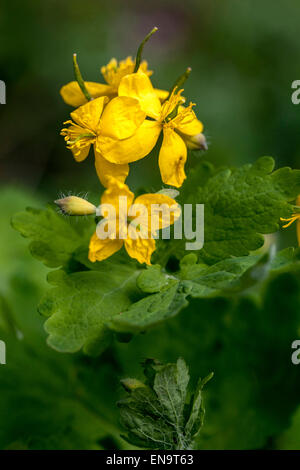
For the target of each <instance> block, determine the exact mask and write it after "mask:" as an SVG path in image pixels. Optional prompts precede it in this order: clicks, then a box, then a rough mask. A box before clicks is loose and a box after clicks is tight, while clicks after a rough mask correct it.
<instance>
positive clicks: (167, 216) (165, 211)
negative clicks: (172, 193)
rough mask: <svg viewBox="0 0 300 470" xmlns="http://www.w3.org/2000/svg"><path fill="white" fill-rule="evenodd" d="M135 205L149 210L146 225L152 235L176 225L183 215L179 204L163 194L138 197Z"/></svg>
mask: <svg viewBox="0 0 300 470" xmlns="http://www.w3.org/2000/svg"><path fill="white" fill-rule="evenodd" d="M134 204H142V205H143V206H145V207H146V208H147V211H148V221H146V224H147V226H148V231H150V230H151V233H154V232H156V231H157V230H161V229H163V228H166V227H169V225H172V224H174V222H175V221H176V220H177V219H178V218H179V217H180V214H181V209H180V206H179V204H178V203H177V202H176V201H175V200H174V199H172V198H171V197H169V196H166V195H165V194H161V193H150V194H143V195H142V196H138V197H137V198H136V199H135V201H134ZM159 206H161V207H159ZM160 209H161V210H160ZM153 217H154V219H153Z"/></svg>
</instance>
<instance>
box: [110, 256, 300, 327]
mask: <svg viewBox="0 0 300 470" xmlns="http://www.w3.org/2000/svg"><path fill="white" fill-rule="evenodd" d="M299 268H300V249H297V250H294V249H293V248H287V249H285V250H282V251H281V252H279V253H277V254H276V255H271V254H265V255H251V256H245V257H240V258H230V259H227V260H223V261H219V262H218V263H216V264H214V265H212V266H208V265H205V264H203V263H202V262H200V263H196V256H195V255H194V254H189V255H187V256H186V257H184V258H183V259H182V260H181V263H180V270H179V271H178V272H177V273H174V274H173V275H170V274H168V273H166V272H165V271H164V270H162V269H160V270H158V269H157V266H151V267H150V268H148V269H147V270H146V271H143V272H142V273H141V274H140V276H139V278H138V280H137V284H138V286H139V287H140V288H142V289H143V290H144V292H151V291H155V290H157V291H158V290H159V289H160V291H159V292H156V293H154V294H152V295H148V296H147V297H144V298H143V299H141V300H139V301H138V302H136V303H133V304H132V305H131V306H130V307H129V308H128V309H127V310H126V311H125V312H122V315H115V316H113V317H112V318H111V320H110V321H109V323H108V325H109V328H111V329H112V330H114V331H116V332H123V333H125V332H127V333H140V332H143V331H145V330H147V329H149V328H152V327H153V326H156V325H158V324H160V323H162V322H164V321H165V320H167V319H169V318H172V317H174V316H175V315H177V314H178V313H179V312H180V311H181V310H182V309H183V308H184V307H186V306H187V305H188V303H189V300H190V299H191V298H194V299H197V298H199V299H203V298H210V297H218V296H224V295H227V296H231V295H236V294H239V293H240V294H242V293H243V292H244V291H245V292H246V293H251V294H252V295H253V296H256V298H257V300H258V301H259V299H260V297H261V290H262V287H263V283H264V281H265V280H267V279H268V277H269V276H272V275H273V274H274V273H275V274H278V273H279V272H284V271H293V270H297V269H299ZM155 276H157V280H155ZM140 279H141V281H140Z"/></svg>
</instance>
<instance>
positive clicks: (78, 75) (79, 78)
mask: <svg viewBox="0 0 300 470" xmlns="http://www.w3.org/2000/svg"><path fill="white" fill-rule="evenodd" d="M73 66H74V75H75V79H76V81H77V83H78V85H79V88H80V90H81V91H82V93H83V94H84V96H85V98H86V99H87V100H88V101H91V99H92V97H91V95H90V94H89V92H88V90H87V88H86V86H85V83H84V80H83V78H82V75H81V72H80V69H79V65H78V63H77V54H73Z"/></svg>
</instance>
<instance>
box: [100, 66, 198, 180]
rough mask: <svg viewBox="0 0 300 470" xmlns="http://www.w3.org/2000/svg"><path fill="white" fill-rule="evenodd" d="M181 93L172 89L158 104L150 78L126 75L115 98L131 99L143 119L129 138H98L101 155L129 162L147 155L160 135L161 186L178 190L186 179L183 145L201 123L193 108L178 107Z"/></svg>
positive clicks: (144, 75)
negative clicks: (136, 101)
mask: <svg viewBox="0 0 300 470" xmlns="http://www.w3.org/2000/svg"><path fill="white" fill-rule="evenodd" d="M182 91H183V90H180V91H179V92H178V93H176V90H174V91H173V92H172V94H171V96H170V98H169V99H168V100H167V101H165V102H164V103H163V104H161V103H160V100H159V99H158V97H157V95H156V93H155V91H154V89H153V86H152V84H151V81H150V79H149V78H148V76H147V75H146V74H145V73H142V72H137V73H133V74H131V75H126V76H125V77H123V78H122V80H121V82H120V85H119V96H123V97H124V96H127V97H131V98H135V99H137V100H138V101H139V103H140V105H141V109H142V110H143V111H144V112H145V113H146V114H147V116H148V117H149V118H150V119H151V120H150V119H147V120H145V121H144V122H143V124H142V125H141V126H140V127H139V128H138V129H137V130H136V132H135V133H134V134H133V135H132V137H131V138H129V139H127V140H126V141H124V140H118V141H117V142H116V141H115V140H113V139H111V138H110V137H104V138H103V139H102V152H103V155H104V156H105V158H106V159H107V160H109V161H110V162H111V163H118V164H124V163H130V162H133V161H136V160H140V159H141V158H143V157H145V156H146V155H148V154H149V153H150V152H151V150H152V149H153V147H154V146H155V144H156V142H157V139H158V137H159V135H160V132H161V131H163V142H162V146H161V149H160V153H159V168H160V173H161V177H162V180H163V182H164V183H165V184H168V185H171V186H175V187H177V188H178V187H180V186H181V185H182V183H183V181H184V180H185V178H186V175H185V172H184V165H185V162H186V159H187V145H189V143H188V141H189V140H190V139H191V137H194V136H198V135H199V134H201V133H202V131H203V124H202V123H201V122H200V121H199V120H198V119H197V118H196V115H195V113H194V112H193V110H192V107H193V106H194V104H193V103H190V105H189V106H187V107H184V106H182V102H183V101H184V100H183V98H182V97H181V93H182Z"/></svg>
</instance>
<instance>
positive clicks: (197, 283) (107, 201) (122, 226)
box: [13, 28, 300, 450]
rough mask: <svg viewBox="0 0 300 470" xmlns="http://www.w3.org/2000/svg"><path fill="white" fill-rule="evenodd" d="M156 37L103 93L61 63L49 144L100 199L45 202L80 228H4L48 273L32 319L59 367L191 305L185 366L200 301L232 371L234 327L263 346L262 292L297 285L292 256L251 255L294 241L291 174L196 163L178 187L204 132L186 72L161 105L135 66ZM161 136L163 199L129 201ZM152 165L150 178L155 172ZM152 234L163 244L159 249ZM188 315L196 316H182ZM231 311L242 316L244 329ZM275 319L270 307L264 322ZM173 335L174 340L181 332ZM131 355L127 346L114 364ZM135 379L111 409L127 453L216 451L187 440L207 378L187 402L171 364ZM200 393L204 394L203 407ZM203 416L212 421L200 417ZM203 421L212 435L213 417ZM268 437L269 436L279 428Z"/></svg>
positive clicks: (54, 216) (23, 223)
mask: <svg viewBox="0 0 300 470" xmlns="http://www.w3.org/2000/svg"><path fill="white" fill-rule="evenodd" d="M155 31H156V28H154V29H153V30H152V31H151V32H150V33H149V34H148V35H147V36H146V38H145V39H144V41H143V42H142V44H141V46H140V47H139V49H138V52H137V55H136V58H135V60H132V59H131V58H130V57H128V58H127V59H125V60H123V61H120V62H117V61H116V60H115V59H112V60H111V61H110V62H109V63H108V65H106V66H104V67H102V68H101V71H102V74H103V77H104V80H105V81H106V84H104V83H94V82H88V81H84V79H83V78H82V75H81V72H80V69H79V66H78V63H77V57H76V55H74V57H73V64H74V72H75V81H72V82H70V83H68V84H67V85H65V86H63V87H62V89H61V95H62V97H63V99H64V101H65V102H66V103H67V104H69V105H71V106H73V107H74V108H76V109H75V110H74V111H72V112H71V119H70V120H68V121H66V122H65V123H64V127H63V129H62V131H61V134H62V136H63V137H64V139H65V142H66V146H67V148H68V149H70V150H71V152H72V154H73V156H74V158H75V160H77V161H78V162H80V161H82V160H84V159H85V158H87V157H88V155H89V153H90V150H91V147H93V153H94V157H95V169H96V172H97V175H98V177H99V179H100V182H101V183H102V185H103V186H104V188H105V190H104V192H103V194H102V196H101V204H100V206H96V205H94V204H93V203H91V202H89V201H87V200H86V199H84V198H80V197H77V196H68V197H65V198H62V199H59V200H56V201H55V202H56V204H58V206H59V207H60V209H61V211H62V212H63V213H64V214H67V215H68V216H74V215H76V216H79V217H78V220H77V222H76V223H72V218H71V217H62V215H61V214H59V213H57V211H55V210H54V209H53V208H52V207H49V208H47V209H45V210H36V209H28V210H27V211H26V212H22V213H20V214H16V215H15V216H14V218H13V226H14V227H15V228H16V229H17V230H18V231H19V232H20V233H21V234H22V235H23V236H25V237H29V238H31V240H32V241H31V245H30V250H31V253H32V255H33V256H35V257H36V258H38V259H40V260H41V261H43V262H44V264H45V265H46V266H48V267H50V268H59V269H57V270H55V271H52V272H51V273H50V274H49V277H48V280H49V282H50V284H51V285H52V287H51V288H50V290H49V291H48V292H47V293H46V295H45V297H44V298H43V299H42V301H41V302H40V304H39V307H38V309H39V312H40V313H41V314H42V315H44V316H45V317H47V319H46V322H45V330H46V332H47V334H48V344H49V346H51V347H52V348H54V349H56V350H57V351H60V352H68V353H75V352H77V351H79V350H81V349H82V350H83V352H84V353H85V354H87V355H90V356H98V355H99V354H101V353H102V352H103V351H104V350H106V349H107V348H108V347H109V346H111V345H113V344H114V341H115V340H117V341H120V342H123V341H129V340H130V339H131V338H132V337H133V336H134V335H135V336H138V335H139V334H140V333H145V332H148V331H149V330H151V329H153V327H159V328H160V329H162V331H164V330H163V329H164V328H167V327H168V325H172V324H173V323H167V320H168V319H170V318H172V317H175V316H176V315H177V314H178V313H179V312H180V311H181V310H182V309H183V308H185V307H187V306H188V304H189V302H190V300H191V299H197V302H198V303H197V304H195V302H192V303H191V306H190V310H191V312H192V314H193V315H194V316H195V319H194V320H193V319H191V312H189V315H190V317H189V320H188V321H189V322H193V321H196V319H197V321H198V322H199V321H201V322H203V323H202V326H203V330H201V329H200V330H199V331H198V328H199V327H198V326H197V328H196V331H197V334H199V339H198V341H196V342H194V343H193V345H191V346H190V347H189V349H188V350H187V349H184V347H186V346H184V347H183V352H184V351H186V353H188V354H189V356H190V357H194V356H193V354H196V352H193V351H194V349H196V348H198V344H201V345H202V343H205V341H206V338H209V337H212V335H211V332H210V330H209V328H208V326H207V325H208V324H209V321H210V319H213V318H214V309H212V310H209V308H208V305H209V304H208V303H207V299H211V300H212V299H216V300H217V299H218V300H220V299H223V300H224V299H226V302H227V303H225V304H224V308H223V307H222V309H221V314H220V324H219V323H218V321H219V320H211V321H217V323H218V327H217V328H216V326H215V327H214V329H217V330H218V331H223V330H226V331H227V329H228V328H232V329H231V330H230V334H229V340H228V341H229V343H230V344H231V348H232V350H234V351H235V353H234V356H233V357H232V356H230V354H228V350H226V344H225V346H224V352H223V356H222V361H224V363H226V362H228V364H230V368H231V369H230V370H234V367H237V365H236V363H235V361H237V355H238V356H239V357H244V356H245V357H248V356H247V354H248V353H247V354H246V350H245V351H244V352H245V354H244V356H243V350H244V349H243V348H244V347H245V348H246V346H245V344H246V343H243V342H240V340H239V338H240V336H239V333H237V331H239V332H242V331H243V328H244V323H241V322H242V319H244V321H245V322H247V321H248V322H249V325H252V326H251V328H252V330H251V331H256V333H257V338H258V339H257V341H258V344H261V345H263V344H264V341H265V338H268V334H267V333H266V330H263V329H262V330H259V328H260V319H261V318H262V316H263V315H265V317H266V318H269V317H268V315H270V323H271V324H272V309H267V308H266V309H265V310H264V314H260V315H258V314H257V315H256V313H257V310H256V309H257V308H258V307H257V306H258V305H261V306H264V305H265V303H266V302H267V300H266V299H268V298H269V297H268V295H269V294H268V293H269V289H270V285H271V283H275V282H279V281H280V282H281V279H282V278H281V276H283V275H286V274H287V273H292V275H293V276H298V275H299V272H300V262H299V250H298V249H294V248H287V249H285V250H282V251H278V250H277V247H276V246H274V245H273V246H272V249H270V250H269V251H268V250H267V249H265V250H259V249H260V248H262V247H263V245H264V235H265V234H271V233H274V232H277V231H279V230H280V227H281V225H282V223H284V227H286V226H288V225H290V223H292V222H293V221H296V220H298V222H297V230H298V239H299V217H300V213H299V197H298V195H299V193H300V171H299V170H292V169H290V168H281V169H278V170H276V171H274V160H273V159H272V158H271V157H262V158H260V159H258V160H257V161H256V162H255V163H254V164H249V165H244V166H242V167H241V168H232V167H231V166H230V167H228V168H224V167H222V168H220V169H218V168H215V167H214V166H213V164H212V163H211V162H207V161H205V160H204V158H201V160H199V162H198V164H197V165H196V166H195V168H193V169H192V170H190V171H189V172H188V174H186V172H185V164H186V161H187V158H188V155H191V154H192V153H193V152H200V151H204V150H207V144H206V140H205V136H204V134H203V124H202V123H201V121H200V120H199V119H198V118H197V116H196V114H195V112H194V106H195V104H194V103H187V101H186V99H185V98H184V90H183V85H184V83H185V81H186V79H187V78H188V76H189V74H190V72H191V69H190V68H188V69H187V70H186V71H185V72H184V73H183V74H182V75H181V76H179V78H178V79H177V80H176V81H175V84H173V85H171V86H170V90H169V91H165V90H161V89H157V88H154V87H153V85H152V82H151V79H150V76H151V75H152V72H151V71H149V70H148V64H147V62H146V61H145V60H142V53H143V48H144V45H145V43H146V41H147V40H148V39H149V38H150V36H151V35H152V34H153V33H154V32H155ZM161 134H162V143H161V145H160V148H158V165H159V169H160V174H161V179H162V183H163V184H164V188H163V189H160V190H159V191H158V192H156V193H145V194H139V196H138V197H135V196H134V194H133V192H132V191H131V190H130V189H129V187H128V185H127V184H126V179H127V176H128V174H129V170H130V167H129V165H130V163H132V162H134V161H137V160H141V159H143V158H144V157H146V156H147V155H148V154H149V153H150V152H151V151H152V150H153V149H154V147H155V146H156V144H157V141H158V139H159V136H160V135H161ZM151 158H153V165H155V164H156V160H155V159H154V157H153V156H151ZM297 197H298V199H297ZM185 204H188V205H190V206H192V207H196V206H197V205H198V206H201V207H203V206H204V215H205V219H204V226H203V224H200V225H199V224H198V221H197V216H195V214H194V216H193V218H192V220H191V218H190V220H189V221H188V222H189V223H190V225H192V223H193V224H194V226H196V227H197V230H199V227H200V226H201V227H202V229H203V231H204V237H201V239H202V238H203V239H204V244H203V242H202V243H200V244H199V245H197V246H196V248H197V249H196V250H195V247H194V248H192V249H193V250H194V251H193V252H190V251H186V240H185V238H184V237H178V236H175V235H176V233H175V232H176V227H178V223H182V220H183V217H182V208H183V207H184V206H185ZM196 215H197V212H196ZM80 216H84V217H80ZM87 216H88V217H87ZM202 222H203V220H202ZM190 231H191V230H187V231H184V233H185V234H186V233H187V232H190ZM162 233H167V235H168V236H165V237H163V236H162V237H161V236H160V234H162ZM196 235H197V234H196ZM187 238H189V237H187ZM196 238H197V237H196ZM124 248H125V249H124ZM297 282H298V281H297ZM289 285H293V284H290V283H289ZM277 290H278V289H277ZM249 295H250V297H251V299H255V307H253V308H252V307H251V308H252V310H251V308H250V307H249V304H247V302H246V300H245V299H248V297H249ZM295 298H296V297H295ZM242 302H245V304H242ZM195 305H198V310H197V311H195V310H193V309H194V308H195V307H194V306H195ZM222 305H223V304H222ZM228 305H231V306H233V305H234V306H235V310H234V309H233V307H232V309H231V310H227V308H228ZM241 305H245V309H246V310H247V309H248V310H249V312H250V313H251V314H250V313H249V315H248V317H247V319H246V317H245V318H244V316H243V309H242V308H241ZM251 305H252V304H251ZM277 306H278V303H277V305H276V307H274V308H277ZM262 308H264V307H262ZM185 313H186V312H184V313H182V316H184V314H185ZM208 313H209V315H208ZM260 313H261V312H260ZM206 314H207V317H206ZM225 314H226V315H225ZM223 316H224V318H223ZM293 318H294V317H293ZM221 319H222V320H221ZM294 320H295V319H293V321H290V326H289V327H288V328H290V329H289V330H288V334H287V337H288V338H290V337H292V336H293V335H294V334H296V331H297V329H296V328H295V324H297V321H296V320H295V321H294ZM166 325H167V326H166ZM235 325H236V327H235ZM298 325H299V324H298ZM159 328H157V329H156V330H155V331H159ZM170 328H172V327H171V326H170ZM235 328H236V330H235ZM205 331H206V332H207V337H206V336H205ZM267 331H269V330H267ZM158 334H159V333H158ZM177 334H179V335H180V336H181V335H182V337H183V338H184V335H185V322H184V324H183V328H182V329H181V332H180V333H179V332H178V331H177ZM194 334H195V328H194ZM224 334H225V333H224ZM241 336H242V334H241ZM259 338H261V343H260V342H259V341H260V340H259ZM172 339H174V336H172ZM179 339H180V338H179V337H178V338H177V340H178V341H179ZM292 339H294V338H292ZM169 340H170V341H171V337H164V342H165V343H168V341H169ZM207 341H209V340H207ZM218 341H219V340H216V341H215V343H213V344H212V345H211V346H210V347H209V348H210V349H209V351H210V353H209V357H207V358H206V360H207V362H208V364H209V365H208V366H207V367H208V368H209V370H210V369H211V368H216V375H218V374H220V376H221V377H222V367H221V366H220V362H218V361H216V360H213V359H212V358H213V357H214V354H215V351H217V349H216V347H217V346H216V345H217V344H220V341H219V342H218ZM288 341H289V340H288ZM288 341H287V343H288ZM187 342H188V341H187ZM225 343H226V342H225ZM287 343H286V341H285V343H284V344H285V345H286V344H287ZM145 344H146V341H145ZM185 344H186V342H185ZM221 344H223V343H222V342H221ZM247 344H248V343H247ZM222 347H223V346H222ZM286 347H289V345H288V344H287V346H286ZM130 348H131V343H129V344H128V345H127V350H128V351H130ZM145 348H146V346H145ZM156 348H157V349H159V344H158V343H157V345H156V344H155V343H153V344H152V346H151V351H149V350H148V349H147V350H145V355H146V354H147V355H148V354H149V352H150V354H151V355H153V356H156V355H157V351H156ZM193 348H194V349H193ZM170 349H171V345H170ZM246 349H247V348H246ZM201 351H202V352H201V354H202V353H203V351H205V349H204V346H203V350H202V349H201ZM222 351H223V350H222ZM206 353H207V351H206ZM240 354H241V356H240ZM170 360H172V358H170ZM201 360H203V359H201ZM197 361H198V357H197ZM210 361H212V364H211V365H210ZM222 361H221V362H222ZM197 364H198V362H197ZM222 364H223V362H222ZM255 364H256V363H255ZM248 366H249V364H248V365H247V361H246V360H245V361H244V362H243V368H244V369H245V370H247V367H248ZM209 370H204V371H203V372H204V373H207V372H208V371H209ZM256 370H258V369H256ZM144 372H145V377H146V379H145V382H141V381H139V380H137V379H124V380H123V382H122V383H123V385H124V388H125V389H126V391H127V393H128V396H127V397H126V399H124V400H122V401H121V402H119V408H120V412H121V418H122V424H123V426H124V427H125V428H126V430H127V435H126V439H127V440H128V441H129V442H130V443H131V444H133V445H135V446H138V447H142V448H153V449H171V450H172V449H190V448H192V447H195V448H197V447H199V446H200V447H205V446H206V447H209V446H210V445H211V447H218V446H219V448H220V447H221V446H222V444H220V443H219V444H217V443H212V444H209V443H210V442H211V439H212V438H211V435H210V434H209V433H208V434H207V435H206V437H205V435H204V437H203V438H202V440H201V436H200V438H199V430H200V428H201V427H202V425H203V417H204V407H203V398H202V389H203V386H204V385H205V383H206V382H207V380H208V379H209V378H210V377H211V376H208V377H207V378H206V379H204V380H201V379H200V380H199V382H198V386H197V387H196V389H195V392H194V393H191V392H190V391H188V382H189V373H188V369H187V366H186V364H185V362H184V361H183V359H178V360H177V362H176V364H175V363H167V364H161V363H160V362H158V361H156V360H147V361H146V362H145V363H144ZM196 372H197V371H195V373H196ZM224 380H225V379H224ZM297 381H298V379H296V378H295V377H294V376H293V377H292V378H291V383H292V384H294V385H295V384H298V382H297ZM225 382H226V381H224V382H222V380H221V382H220V383H222V384H224V383H225ZM295 386H296V385H295ZM297 386H298V385H297ZM215 387H216V388H215V390H216V392H215V394H214V395H213V397H214V398H213V400H212V403H219V404H218V406H219V408H218V409H220V410H223V408H222V406H223V407H224V406H226V404H224V403H223V401H225V399H224V400H223V398H222V397H223V395H224V393H225V395H226V386H225V385H224V387H225V388H222V387H223V385H222V386H220V385H218V383H216V385H215ZM218 387H219V388H218ZM250 388H251V386H249V390H250ZM274 388H275V389H278V390H279V389H280V385H278V384H277V382H276V387H272V390H274ZM213 389H214V384H213V385H212V387H211V390H212V392H211V393H212V394H213V393H214V392H213ZM255 393H257V394H258V392H257V390H256V389H255V390H253V396H255V400H256V402H255V403H259V402H260V399H261V397H260V396H258V395H257V396H256V395H255ZM222 400H223V401H222ZM221 402H222V403H221ZM240 402H242V399H241V401H240ZM296 405H297V401H296V398H295V399H294V398H293V399H291V400H290V401H289V407H290V408H289V411H286V414H285V415H284V416H285V417H284V420H287V419H288V416H289V413H291V411H292V410H293V409H295V407H296ZM236 406H239V400H237V401H236ZM261 408H263V407H261V406H260V409H261ZM210 413H212V416H213V413H214V409H213V406H211V407H210ZM229 414H230V413H229ZM224 416H227V411H226V412H225V411H224ZM253 416H256V413H254V412H252V411H251V413H250V414H249V416H248V417H247V419H248V420H249V423H251V425H250V426H249V428H251V429H252V428H253V429H255V433H256V430H257V429H258V428H257V427H255V424H253V423H252V421H251V420H252V419H253ZM220 419H221V417H220ZM214 420H215V421H217V417H216V416H215V417H214ZM247 422H248V421H247ZM264 422H265V416H264V417H262V418H261V423H264ZM285 422H286V421H285ZM276 426H277V428H278V429H279V428H280V425H279V424H278V425H277V424H276ZM276 426H275V428H276ZM283 427H284V425H282V427H281V428H280V429H282V428H283ZM223 432H224V430H223ZM256 434H257V435H259V436H264V437H263V442H265V441H264V439H265V440H267V438H268V437H269V436H270V435H272V432H271V431H270V430H269V428H264V430H263V431H262V430H259V431H257V433H256ZM199 439H200V440H199ZM205 439H206V440H207V441H205ZM237 441H238V442H239V444H238V447H239V448H251V446H254V447H255V448H256V447H258V446H260V445H261V442H258V441H257V440H256V438H255V437H253V439H252V437H251V443H250V444H249V443H247V444H245V445H244V444H243V440H242V438H241V434H239V436H238V438H237ZM205 442H208V444H205ZM226 445H227V446H228V448H232V445H233V444H232V443H231V441H230V440H229V441H228V443H227V444H226V443H225V444H224V448H226ZM249 446H250V447H249Z"/></svg>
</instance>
